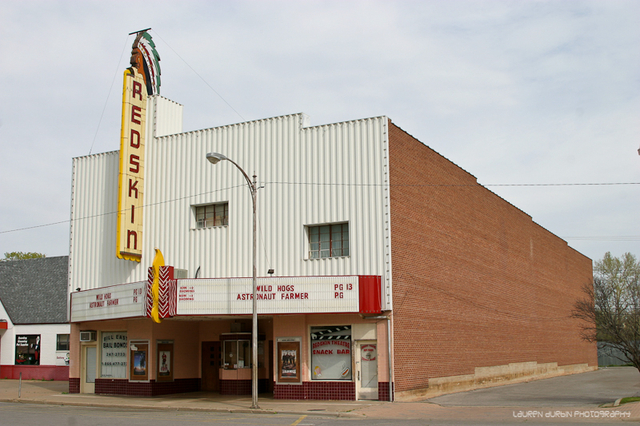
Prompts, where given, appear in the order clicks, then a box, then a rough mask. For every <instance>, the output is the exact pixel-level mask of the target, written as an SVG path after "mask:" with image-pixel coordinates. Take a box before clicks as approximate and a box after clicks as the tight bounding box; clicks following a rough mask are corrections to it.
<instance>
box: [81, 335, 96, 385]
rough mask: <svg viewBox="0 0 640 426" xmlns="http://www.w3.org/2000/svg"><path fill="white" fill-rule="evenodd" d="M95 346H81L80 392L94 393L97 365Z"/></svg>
mask: <svg viewBox="0 0 640 426" xmlns="http://www.w3.org/2000/svg"><path fill="white" fill-rule="evenodd" d="M97 352H98V351H97V348H96V347H95V346H84V347H83V348H82V355H83V357H82V361H83V362H82V377H81V378H80V385H81V389H80V392H82V393H95V391H96V387H95V386H96V372H97V366H98V362H97V361H98V359H97Z"/></svg>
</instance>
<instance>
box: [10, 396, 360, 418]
mask: <svg viewBox="0 0 640 426" xmlns="http://www.w3.org/2000/svg"><path fill="white" fill-rule="evenodd" d="M0 402H9V403H15V404H40V405H58V406H73V407H98V408H113V404H110V403H100V402H86V401H82V402H74V401H64V402H58V401H47V400H35V399H25V398H19V399H18V398H13V399H11V398H0ZM119 408H124V409H129V410H157V411H194V412H210V413H230V414H271V415H275V414H291V415H296V416H319V417H336V418H338V417H342V418H366V415H364V414H357V413H351V412H347V413H339V412H334V411H324V410H323V411H320V410H312V411H295V410H270V409H264V408H259V409H256V410H254V409H251V408H207V407H188V406H186V407H185V406H181V407H168V406H163V405H152V406H149V405H139V404H135V405H121V406H119Z"/></svg>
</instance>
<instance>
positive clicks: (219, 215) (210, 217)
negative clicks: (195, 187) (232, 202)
mask: <svg viewBox="0 0 640 426" xmlns="http://www.w3.org/2000/svg"><path fill="white" fill-rule="evenodd" d="M228 224H229V203H220V204H208V205H206V206H196V228H210V227H212V226H224V225H228Z"/></svg>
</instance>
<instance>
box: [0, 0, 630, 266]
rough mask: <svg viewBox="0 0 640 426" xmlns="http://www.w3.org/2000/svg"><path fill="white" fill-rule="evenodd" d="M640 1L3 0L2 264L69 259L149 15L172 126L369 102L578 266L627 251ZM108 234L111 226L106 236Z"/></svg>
mask: <svg viewBox="0 0 640 426" xmlns="http://www.w3.org/2000/svg"><path fill="white" fill-rule="evenodd" d="M638 22H640V1H638V0H634V1H617V0H599V1H581V0H572V1H568V0H565V1H560V0H555V1H528V0H509V1H491V0H485V1H482V0H475V1H456V0H452V1H440V0H438V1H434V0H420V1H409V0H407V1H390V0H387V1H373V0H371V1H267V0H263V1H189V0H183V1H179V2H178V1H152V2H145V1H136V0H130V1H126V2H125V1H108V2H104V1H88V0H85V1H71V0H66V1H53V0H48V1H35V0H21V1H17V0H2V1H1V2H0V54H1V55H2V60H1V61H0V182H1V184H0V258H1V257H3V254H4V253H7V252H14V251H25V252H40V253H44V254H45V255H46V256H62V255H68V253H69V219H70V205H71V171H72V170H71V165H72V158H74V157H80V156H84V155H88V154H96V153H101V152H108V151H115V150H118V149H119V146H120V141H119V138H120V119H121V96H122V95H121V93H122V73H123V71H124V69H125V68H127V67H128V61H129V57H130V53H131V45H132V43H133V40H134V36H130V35H129V33H131V32H134V31H138V30H142V29H146V28H151V30H150V31H149V33H150V35H151V36H152V37H153V40H154V42H155V43H156V47H157V50H158V53H159V54H160V57H161V62H160V66H161V69H162V87H161V92H160V93H161V95H162V96H164V97H167V98H169V99H171V100H173V101H175V102H178V103H180V104H182V105H184V130H185V131H190V130H197V129H203V128H210V127H215V126H221V125H226V124H233V123H238V122H242V121H248V120H255V119H261V118H267V117H274V116H279V115H284V114H291V113H298V112H304V113H306V114H308V115H309V116H310V117H311V124H312V125H321V124H326V123H334V122H339V121H346V120H354V119H359V118H367V117H374V116H380V115H385V116H388V117H389V118H390V119H391V120H392V121H393V122H394V123H395V124H397V125H398V126H400V127H401V128H402V129H404V130H405V131H407V132H408V133H410V134H411V135H413V136H414V137H416V138H417V139H419V140H420V141H422V142H423V143H425V144H426V145H428V146H429V147H431V148H432V149H434V150H435V151H436V152H438V153H440V154H441V155H443V156H444V157H446V158H448V159H449V160H451V161H452V162H454V163H455V164H457V165H458V166H460V167H462V168H463V169H465V170H466V171H468V172H469V173H471V174H472V175H474V176H475V177H476V178H477V180H478V182H479V183H480V184H482V185H484V186H486V187H487V188H488V189H489V190H491V191H493V192H494V193H496V194H498V195H499V196H500V197H502V198H504V199H505V200H506V201H508V202H509V203H511V204H513V205H514V206H516V207H518V208H519V209H521V210H523V211H524V212H526V213H527V214H529V215H530V216H531V217H532V219H533V220H534V221H535V222H536V223H537V224H539V225H540V226H542V227H544V228H545V229H547V230H549V231H550V232H552V233H554V234H556V235H558V236H559V237H561V238H563V239H565V240H566V241H567V243H568V244H569V245H570V246H571V247H573V248H574V249H576V250H578V251H579V252H581V253H583V254H584V255H586V256H588V257H590V258H591V259H593V260H598V259H601V258H602V257H603V256H604V254H605V253H606V252H611V253H612V254H613V255H615V256H620V255H622V254H623V253H625V252H631V253H633V254H635V255H636V256H640V247H639V245H640V217H639V214H638V213H639V212H640V155H638V153H639V151H638V149H639V148H640V25H638ZM114 238H115V236H114Z"/></svg>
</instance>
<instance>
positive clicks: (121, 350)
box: [100, 331, 128, 379]
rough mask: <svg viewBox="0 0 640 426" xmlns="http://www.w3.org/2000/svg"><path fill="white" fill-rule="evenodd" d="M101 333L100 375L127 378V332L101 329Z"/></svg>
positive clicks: (111, 377) (110, 377)
mask: <svg viewBox="0 0 640 426" xmlns="http://www.w3.org/2000/svg"><path fill="white" fill-rule="evenodd" d="M100 335H101V343H102V344H101V351H102V352H101V353H100V377H104V378H109V379H126V378H127V348H128V344H127V332H126V331H103V332H102V333H100Z"/></svg>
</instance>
